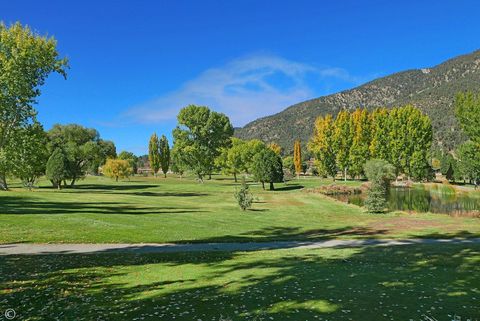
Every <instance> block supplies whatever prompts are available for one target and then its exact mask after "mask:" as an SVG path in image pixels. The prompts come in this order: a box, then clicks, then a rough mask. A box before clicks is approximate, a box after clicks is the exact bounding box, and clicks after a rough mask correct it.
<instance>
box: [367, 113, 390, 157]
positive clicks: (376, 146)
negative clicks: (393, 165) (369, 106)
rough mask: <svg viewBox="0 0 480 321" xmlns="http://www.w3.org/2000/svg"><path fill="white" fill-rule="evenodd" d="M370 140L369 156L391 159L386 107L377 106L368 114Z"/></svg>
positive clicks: (388, 117) (388, 120) (388, 121)
mask: <svg viewBox="0 0 480 321" xmlns="http://www.w3.org/2000/svg"><path fill="white" fill-rule="evenodd" d="M370 119H371V127H370V128H371V142H370V156H371V157H372V158H376V159H384V160H387V161H388V160H389V159H391V156H390V148H389V147H390V139H389V137H390V130H391V128H390V116H389V113H388V110H387V109H386V108H377V109H375V110H374V111H373V112H372V114H371V115H370Z"/></svg>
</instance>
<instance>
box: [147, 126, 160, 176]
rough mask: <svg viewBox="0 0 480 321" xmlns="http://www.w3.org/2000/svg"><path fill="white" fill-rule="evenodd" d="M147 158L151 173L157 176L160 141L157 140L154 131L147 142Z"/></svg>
mask: <svg viewBox="0 0 480 321" xmlns="http://www.w3.org/2000/svg"><path fill="white" fill-rule="evenodd" d="M148 160H149V162H150V168H151V169H152V172H153V175H154V176H157V172H158V170H159V169H160V165H161V164H160V142H159V141H158V136H157V134H156V133H153V135H152V136H151V137H150V142H149V143H148Z"/></svg>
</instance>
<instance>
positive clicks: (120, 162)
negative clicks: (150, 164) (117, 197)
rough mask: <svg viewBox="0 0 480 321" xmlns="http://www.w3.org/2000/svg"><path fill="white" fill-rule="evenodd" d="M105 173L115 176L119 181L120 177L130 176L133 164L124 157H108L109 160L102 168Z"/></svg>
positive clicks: (108, 175) (111, 176)
mask: <svg viewBox="0 0 480 321" xmlns="http://www.w3.org/2000/svg"><path fill="white" fill-rule="evenodd" d="M102 170H103V175H105V176H107V177H110V178H115V181H116V182H118V179H119V178H129V177H130V176H131V175H132V174H133V168H132V165H131V164H130V162H129V161H128V160H124V159H112V158H109V159H107V162H106V163H105V165H104V166H103V168H102Z"/></svg>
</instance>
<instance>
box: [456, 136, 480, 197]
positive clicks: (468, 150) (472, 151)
mask: <svg viewBox="0 0 480 321" xmlns="http://www.w3.org/2000/svg"><path fill="white" fill-rule="evenodd" d="M458 157H459V161H458V169H459V172H460V174H461V175H462V176H463V177H464V179H465V180H468V181H470V182H471V183H473V184H475V188H476V187H477V186H478V185H479V184H480V145H478V144H476V143H474V142H472V141H467V142H465V143H463V144H462V145H460V147H459V148H458Z"/></svg>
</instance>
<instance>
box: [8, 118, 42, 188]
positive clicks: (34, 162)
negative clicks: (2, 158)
mask: <svg viewBox="0 0 480 321" xmlns="http://www.w3.org/2000/svg"><path fill="white" fill-rule="evenodd" d="M12 142H13V141H12ZM47 142H48V138H47V134H46V133H45V131H44V130H43V127H42V125H41V124H40V123H38V122H34V123H33V124H29V125H27V126H26V127H23V128H21V129H19V130H18V133H16V135H15V144H10V145H11V148H10V153H9V155H10V157H11V166H12V167H11V170H12V172H13V175H15V176H16V177H18V178H20V179H21V180H22V182H23V184H24V186H26V187H28V188H31V187H32V186H33V185H34V184H35V182H36V180H37V179H38V177H40V176H41V175H43V174H44V173H45V167H46V163H47V160H48V157H49V154H48V150H47V149H46V148H45V146H47Z"/></svg>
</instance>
